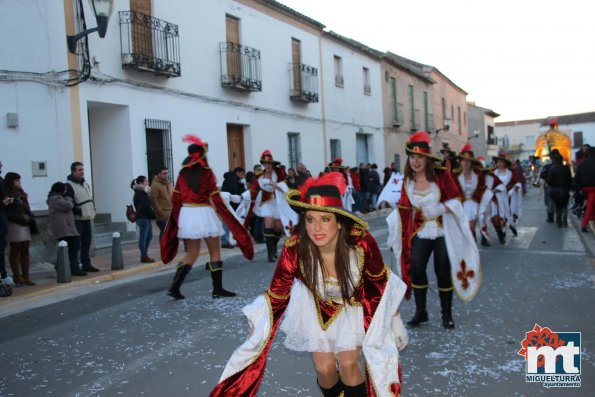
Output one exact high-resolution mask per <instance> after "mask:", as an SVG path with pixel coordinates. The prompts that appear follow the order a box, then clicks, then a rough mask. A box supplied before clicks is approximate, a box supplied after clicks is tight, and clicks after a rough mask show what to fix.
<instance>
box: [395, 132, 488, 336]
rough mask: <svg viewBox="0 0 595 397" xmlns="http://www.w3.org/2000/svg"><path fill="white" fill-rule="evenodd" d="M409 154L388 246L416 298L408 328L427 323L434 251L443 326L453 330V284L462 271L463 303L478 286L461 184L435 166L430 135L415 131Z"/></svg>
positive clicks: (474, 250)
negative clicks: (427, 301) (428, 269)
mask: <svg viewBox="0 0 595 397" xmlns="http://www.w3.org/2000/svg"><path fill="white" fill-rule="evenodd" d="M405 150H406V152H407V154H408V159H407V163H406V164H405V178H404V180H403V189H402V191H401V197H400V199H399V201H398V209H397V210H395V211H394V212H393V214H391V216H389V219H387V222H389V225H390V226H391V227H390V232H391V236H389V244H390V245H392V246H393V252H394V254H395V256H396V257H397V260H398V262H397V263H400V264H401V276H402V278H403V280H404V281H405V282H406V283H407V286H408V290H407V299H409V296H410V295H411V288H412V289H413V295H414V298H415V315H414V316H413V318H412V319H411V320H410V321H409V322H408V323H407V324H409V325H410V326H418V325H420V324H421V323H424V322H426V321H428V313H427V311H426V295H427V292H428V287H429V283H428V277H427V274H426V267H427V264H428V261H429V259H430V255H431V254H432V253H433V254H434V271H435V273H436V278H437V283H438V291H439V295H440V307H441V308H442V325H443V327H444V328H447V329H451V328H454V326H455V324H454V321H453V318H452V297H453V290H454V289H455V285H454V284H453V281H454V280H455V279H457V278H458V274H459V273H460V274H461V276H460V277H461V278H462V280H464V282H463V283H462V284H463V286H462V287H463V291H462V294H463V299H464V300H465V299H469V300H470V299H472V297H473V296H474V295H475V293H474V291H472V290H473V289H474V288H475V287H476V286H477V287H478V283H477V279H478V274H477V273H478V271H477V270H478V269H477V267H478V266H479V253H478V251H477V246H476V244H475V243H474V240H473V236H472V235H471V231H470V229H469V223H468V221H467V217H466V216H465V213H464V210H463V207H462V205H461V198H462V197H461V192H460V191H459V188H458V186H457V184H456V183H455V181H454V180H453V178H452V175H451V174H450V172H448V171H446V170H442V169H435V167H434V163H433V162H435V161H436V162H438V161H441V159H440V158H439V157H437V156H434V155H432V154H431V151H430V136H429V134H428V133H427V132H426V131H420V132H416V133H415V134H413V135H412V136H411V137H410V140H409V142H407V144H406V146H405ZM451 265H453V266H451ZM469 270H470V272H469ZM453 271H455V273H454V274H453ZM462 280H461V281H462ZM459 286H460V285H459V284H457V285H456V287H459ZM457 292H459V291H458V289H457ZM475 292H476V291H475ZM459 296H461V294H459Z"/></svg>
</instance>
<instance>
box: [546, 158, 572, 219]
mask: <svg viewBox="0 0 595 397" xmlns="http://www.w3.org/2000/svg"><path fill="white" fill-rule="evenodd" d="M546 182H547V185H548V187H549V192H550V199H551V200H552V201H553V202H554V206H555V209H556V223H557V224H558V227H562V226H564V227H568V200H569V198H570V189H572V174H571V173H570V167H568V166H566V165H564V163H563V160H562V156H561V155H560V154H553V155H552V166H551V167H550V169H549V171H548V174H547V179H546Z"/></svg>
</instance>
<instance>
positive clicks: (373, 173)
mask: <svg viewBox="0 0 595 397" xmlns="http://www.w3.org/2000/svg"><path fill="white" fill-rule="evenodd" d="M381 190H382V189H381V185H380V175H379V174H378V166H377V165H376V164H372V165H371V166H370V171H369V173H368V192H369V194H370V211H375V210H376V201H377V200H378V194H380V191H381Z"/></svg>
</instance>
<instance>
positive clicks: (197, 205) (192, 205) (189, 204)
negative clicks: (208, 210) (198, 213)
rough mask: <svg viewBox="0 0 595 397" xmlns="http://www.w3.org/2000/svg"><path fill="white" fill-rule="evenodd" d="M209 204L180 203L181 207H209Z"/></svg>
mask: <svg viewBox="0 0 595 397" xmlns="http://www.w3.org/2000/svg"><path fill="white" fill-rule="evenodd" d="M210 206H211V205H210V204H195V203H182V207H210Z"/></svg>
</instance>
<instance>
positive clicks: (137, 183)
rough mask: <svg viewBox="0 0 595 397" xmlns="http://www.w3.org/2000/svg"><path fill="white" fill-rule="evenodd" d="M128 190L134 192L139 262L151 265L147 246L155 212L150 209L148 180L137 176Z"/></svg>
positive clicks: (149, 242) (151, 237)
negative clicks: (138, 231) (138, 230)
mask: <svg viewBox="0 0 595 397" xmlns="http://www.w3.org/2000/svg"><path fill="white" fill-rule="evenodd" d="M130 188H131V189H132V190H134V199H133V204H134V208H135V211H136V224H137V225H138V227H139V229H140V233H139V234H140V235H139V237H138V249H139V250H140V261H141V262H142V263H153V262H155V259H153V258H151V257H150V256H149V253H148V250H149V244H151V240H152V239H153V230H152V226H151V220H153V219H155V218H156V216H155V212H154V211H153V208H152V207H151V200H150V199H149V191H150V188H149V180H148V179H147V177H146V176H144V175H139V176H138V177H137V178H136V179H133V180H132V182H131V183H130Z"/></svg>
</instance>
